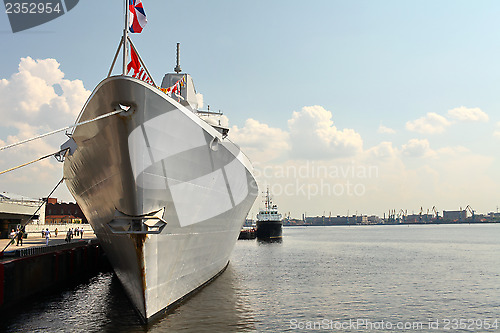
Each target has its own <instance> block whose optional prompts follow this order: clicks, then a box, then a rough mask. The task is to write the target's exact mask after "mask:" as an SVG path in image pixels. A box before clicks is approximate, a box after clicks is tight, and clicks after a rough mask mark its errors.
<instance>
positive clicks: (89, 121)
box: [0, 109, 126, 151]
mask: <svg viewBox="0 0 500 333" xmlns="http://www.w3.org/2000/svg"><path fill="white" fill-rule="evenodd" d="M124 111H126V110H123V109H120V110H115V111H111V112H109V113H106V114H103V115H102V116H99V117H96V118H94V119H90V120H86V121H84V122H81V123H77V124H73V125H71V126H66V127H63V128H60V129H58V130H55V131H52V132H48V133H45V134H42V135H38V136H35V137H33V138H30V139H26V140H23V141H19V142H15V143H12V144H10V145H7V146H4V147H0V151H1V150H4V149H7V148H12V147H15V146H18V145H22V144H24V143H27V142H30V141H33V140H37V139H41V138H43V137H46V136H49V135H52V134H56V133H59V132H62V131H66V130H68V129H70V128H73V127H77V126H81V125H85V124H88V123H91V122H93V121H96V120H101V119H103V118H106V117H109V116H113V115H115V114H118V113H120V112H124Z"/></svg>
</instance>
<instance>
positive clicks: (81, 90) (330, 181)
mask: <svg viewBox="0 0 500 333" xmlns="http://www.w3.org/2000/svg"><path fill="white" fill-rule="evenodd" d="M143 5H144V8H145V11H146V14H147V18H148V24H147V25H146V27H145V29H144V31H143V32H142V33H141V34H134V35H133V36H132V39H133V41H134V43H135V45H136V47H137V49H138V51H139V53H140V55H141V57H142V58H143V60H144V61H145V63H146V66H147V67H148V69H149V71H150V72H151V74H152V76H153V79H155V81H156V82H157V83H160V82H161V79H162V77H163V75H164V74H165V73H166V72H172V71H173V68H174V67H175V47H176V43H177V42H180V43H181V67H182V69H183V71H184V72H187V73H190V74H191V75H192V76H193V79H194V82H195V86H196V89H197V92H198V93H200V94H201V95H202V96H203V103H204V108H205V109H206V107H207V105H210V109H211V110H221V111H222V112H223V113H224V115H225V116H226V117H227V119H228V121H229V127H230V135H229V136H230V138H231V140H232V141H234V142H235V143H237V144H238V145H240V146H241V148H242V150H243V151H244V152H245V153H246V154H247V155H248V156H249V158H250V159H251V161H252V163H253V165H254V168H255V175H256V176H257V180H258V183H259V186H260V189H261V190H262V191H264V190H265V189H266V188H267V187H269V189H270V191H271V192H272V194H273V198H274V202H275V203H276V204H277V205H278V207H279V209H280V211H281V212H282V213H283V214H286V215H288V214H290V215H291V216H292V217H296V218H300V217H301V216H302V214H306V215H307V216H316V215H326V216H328V215H332V216H336V215H346V214H348V215H354V214H358V215H360V214H366V215H372V214H376V215H379V216H383V215H384V213H385V214H387V213H388V211H389V210H396V211H400V210H401V209H402V210H406V211H408V213H409V214H411V213H412V212H413V213H419V212H420V211H422V212H424V213H426V212H427V211H432V209H433V207H435V209H436V210H437V211H439V212H440V214H442V211H443V210H458V209H460V208H462V209H463V208H465V207H466V206H468V205H469V206H470V207H471V208H472V209H473V210H475V211H476V213H488V212H491V211H497V209H498V208H497V207H498V206H500V197H499V194H500V190H499V189H500V172H499V170H500V149H499V144H500V112H499V110H500V95H499V91H500V89H499V88H500V60H499V59H500V21H499V20H498V17H500V3H499V2H497V1H474V2H473V1H456V0H454V1H412V2H410V1H377V0H372V1H360V0H350V1H335V0H328V1H327V0H324V1H319V0H311V1H307V2H305V1H294V0H292V1H281V0H275V1H260V0H257V1H252V2H242V1H229V0H213V1H206V0H205V1H202V0H193V1H186V0H184V1H153V0H143ZM122 30H123V2H122V1H118V0H108V1H99V2H97V1H80V2H79V3H78V5H77V6H76V7H74V8H73V9H72V10H71V11H69V12H67V13H66V14H64V15H63V16H61V17H59V18H57V19H55V20H53V21H50V22H47V23H45V24H43V25H40V26H38V27H35V28H32V29H29V30H26V31H23V32H18V33H12V31H11V28H10V25H9V21H8V19H7V15H6V14H5V13H4V12H2V13H0V40H1V44H2V46H3V47H2V52H1V53H0V60H1V65H0V119H1V121H0V146H3V145H5V144H9V143H12V142H16V141H19V140H22V139H26V138H30V137H33V136H36V135H38V134H42V133H45V132H48V131H51V130H55V129H58V128H61V127H64V126H68V125H71V124H72V123H73V122H74V121H75V118H76V116H77V115H78V113H79V112H80V110H81V108H82V106H83V104H84V103H85V101H86V99H87V98H88V96H89V95H90V93H91V91H92V90H93V89H94V87H95V86H96V85H97V84H98V83H99V82H100V81H101V80H102V79H104V78H105V77H106V75H107V73H108V71H109V68H110V66H111V62H112V60H113V56H114V54H115V52H116V48H117V46H118V43H119V41H120V38H121V33H122ZM118 72H119V68H118V67H117V69H116V70H115V71H114V73H118ZM65 140H66V137H65V135H64V134H63V133H60V134H57V135H53V136H51V137H49V138H45V139H41V140H37V141H34V142H31V143H29V144H26V145H23V146H21V147H17V148H12V149H8V150H3V151H0V169H1V170H5V169H8V168H10V167H13V166H16V165H18V164H21V163H24V162H27V161H30V160H32V159H35V158H38V157H40V156H43V155H45V154H49V153H52V152H55V151H57V150H58V147H59V145H60V144H62V143H63V142H64V141H65ZM61 177H62V164H60V163H59V162H57V161H56V160H55V159H53V158H52V159H46V160H44V161H42V162H39V163H36V164H34V165H31V166H27V167H25V168H23V169H19V170H16V171H13V172H10V173H7V174H3V175H0V192H4V191H5V192H11V193H16V194H21V195H24V196H28V197H34V198H38V197H44V196H47V194H48V193H49V192H50V191H51V189H52V188H53V187H54V186H55V184H56V183H57V182H58V181H59V179H60V178H61ZM56 196H57V197H59V198H60V199H62V200H65V201H72V200H73V199H72V198H71V195H70V194H69V192H68V191H67V190H66V189H65V187H64V186H63V187H61V188H60V189H58V190H57V192H56ZM259 206H262V200H261V198H259V199H258V200H257V202H256V204H255V205H254V207H253V208H252V211H251V214H250V217H255V214H256V213H257V211H258V208H259Z"/></svg>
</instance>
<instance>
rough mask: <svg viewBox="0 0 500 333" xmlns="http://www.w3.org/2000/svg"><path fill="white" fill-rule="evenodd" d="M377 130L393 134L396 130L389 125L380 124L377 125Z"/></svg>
mask: <svg viewBox="0 0 500 333" xmlns="http://www.w3.org/2000/svg"><path fill="white" fill-rule="evenodd" d="M377 132H378V133H381V134H395V133H396V130H394V129H392V128H390V127H386V126H384V125H380V126H379V127H378V130H377Z"/></svg>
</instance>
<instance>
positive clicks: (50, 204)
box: [45, 198, 88, 224]
mask: <svg viewBox="0 0 500 333" xmlns="http://www.w3.org/2000/svg"><path fill="white" fill-rule="evenodd" d="M67 223H88V221H87V219H86V218H85V215H84V214H83V212H82V210H81V209H80V206H78V204H77V203H74V202H58V201H57V198H48V199H47V206H46V209H45V224H67Z"/></svg>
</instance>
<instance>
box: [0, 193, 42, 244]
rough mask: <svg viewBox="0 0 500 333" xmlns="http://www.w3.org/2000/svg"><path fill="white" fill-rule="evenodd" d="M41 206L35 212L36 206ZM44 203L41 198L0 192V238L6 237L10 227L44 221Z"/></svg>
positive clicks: (15, 227)
mask: <svg viewBox="0 0 500 333" xmlns="http://www.w3.org/2000/svg"><path fill="white" fill-rule="evenodd" d="M40 205H42V208H41V209H40V210H39V211H38V212H37V213H36V214H35V212H36V211H37V209H38V207H40ZM43 205H45V203H44V201H43V200H42V199H33V198H28V197H25V196H22V195H18V194H13V193H7V192H2V193H0V238H8V236H9V233H10V232H11V230H12V229H14V230H16V229H17V228H18V227H19V226H21V225H25V224H26V223H28V221H29V220H30V218H32V222H31V223H35V224H44V223H45V207H43Z"/></svg>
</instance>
